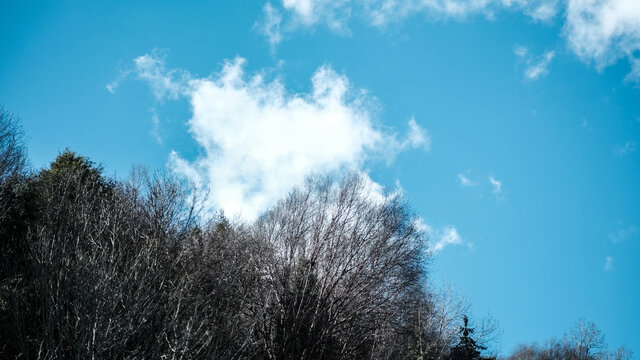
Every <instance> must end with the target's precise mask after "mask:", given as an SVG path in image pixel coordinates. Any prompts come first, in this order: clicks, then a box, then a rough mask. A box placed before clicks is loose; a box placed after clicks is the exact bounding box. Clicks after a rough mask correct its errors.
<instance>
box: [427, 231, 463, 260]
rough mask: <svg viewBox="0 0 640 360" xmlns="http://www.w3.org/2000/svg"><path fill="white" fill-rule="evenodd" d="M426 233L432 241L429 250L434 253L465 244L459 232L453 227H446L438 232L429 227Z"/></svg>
mask: <svg viewBox="0 0 640 360" xmlns="http://www.w3.org/2000/svg"><path fill="white" fill-rule="evenodd" d="M426 232H427V234H428V235H429V238H430V239H431V240H432V241H431V243H430V247H429V250H431V251H432V252H434V253H438V252H440V251H442V250H443V249H444V248H445V247H447V246H449V245H460V244H462V243H463V242H462V237H461V236H460V234H459V233H458V230H457V229H456V228H455V227H454V226H451V225H448V226H445V227H444V228H442V229H439V230H436V231H434V230H433V229H432V228H431V227H429V226H427V227H426Z"/></svg>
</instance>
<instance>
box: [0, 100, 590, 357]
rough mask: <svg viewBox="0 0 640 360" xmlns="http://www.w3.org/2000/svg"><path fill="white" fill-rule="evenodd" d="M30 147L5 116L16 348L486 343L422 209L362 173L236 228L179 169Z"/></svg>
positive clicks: (264, 353)
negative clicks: (107, 167) (426, 228)
mask: <svg viewBox="0 0 640 360" xmlns="http://www.w3.org/2000/svg"><path fill="white" fill-rule="evenodd" d="M26 158H27V157H26V152H25V146H24V144H23V142H22V133H21V131H20V126H19V123H18V122H17V120H16V119H15V118H14V117H13V116H11V115H9V114H8V113H6V112H4V111H0V261H1V262H0V358H7V359H13V358H19V359H408V358H412V359H433V360H436V359H439V360H466V359H478V358H479V356H480V351H481V350H483V349H484V347H483V345H482V344H483V343H482V340H483V335H482V334H484V333H483V332H482V331H481V332H480V334H476V336H475V337H472V333H473V330H472V329H471V328H470V327H469V325H468V323H467V321H466V317H465V318H464V319H465V320H464V325H463V326H459V321H460V320H462V319H463V314H464V313H465V312H466V311H467V309H466V307H465V306H463V305H462V303H461V302H459V301H455V299H454V298H452V297H451V296H450V294H447V293H437V292H434V291H432V290H430V289H429V288H428V286H427V284H428V283H427V277H426V270H425V269H426V268H427V267H426V262H427V261H428V257H429V252H428V251H427V246H426V243H425V238H424V234H423V233H422V232H421V231H420V230H419V228H418V227H417V222H416V219H415V218H414V217H413V216H412V214H411V212H410V211H409V210H408V209H407V206H406V204H405V203H404V202H403V200H402V199H401V198H400V197H399V196H387V197H384V196H379V195H376V196H372V194H374V193H373V192H372V189H371V188H370V186H371V185H370V183H369V182H368V181H366V180H365V179H363V178H362V177H361V176H359V175H357V174H351V175H349V176H346V177H344V178H343V179H341V180H339V181H334V180H332V179H328V178H318V177H316V178H313V179H310V180H309V181H308V182H307V183H306V184H305V186H303V187H300V188H298V189H296V190H294V191H292V192H291V193H290V194H289V195H288V196H287V197H286V198H285V199H283V200H282V201H281V202H279V203H278V204H277V205H276V206H275V207H273V208H272V209H271V210H269V211H267V212H266V213H265V214H263V215H262V216H261V217H260V218H259V219H258V220H257V221H255V222H253V223H241V222H235V223H233V222H230V221H229V220H228V219H226V218H225V217H224V216H223V215H221V214H219V215H216V216H213V217H212V218H206V217H205V216H203V215H201V213H200V207H199V204H200V202H201V200H202V198H201V197H200V196H199V194H198V192H197V191H195V189H193V188H192V187H190V186H189V185H188V184H186V183H184V182H181V181H180V180H178V179H176V178H173V177H172V176H170V174H167V173H163V172H150V171H148V170H145V169H135V170H134V171H133V172H132V175H131V176H130V177H129V178H128V179H127V180H125V181H116V180H113V179H110V178H108V177H106V176H104V175H103V173H102V169H101V167H100V166H98V165H96V164H95V163H93V162H92V161H90V160H89V159H87V158H85V157H83V156H79V155H77V154H75V153H73V152H71V151H68V150H67V151H64V152H63V153H61V154H59V155H58V156H57V158H56V159H55V161H53V162H52V163H51V164H50V166H48V167H47V168H44V169H41V170H39V171H37V172H31V171H28V169H27V165H26V164H27V161H26ZM469 354H470V355H469ZM514 356H515V355H514ZM513 359H514V360H515V359H520V358H517V357H514V358H513ZM536 359H538V358H536ZM540 359H542V358H540ZM580 359H583V358H580ZM584 359H586V358H584Z"/></svg>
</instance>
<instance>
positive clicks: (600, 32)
mask: <svg viewBox="0 0 640 360" xmlns="http://www.w3.org/2000/svg"><path fill="white" fill-rule="evenodd" d="M565 33H566V35H567V40H568V42H569V46H570V47H571V49H572V50H573V51H574V52H575V53H576V54H577V55H578V56H579V57H580V58H581V59H583V60H584V61H587V62H591V61H593V62H595V64H596V65H597V66H598V68H600V69H602V68H603V67H605V66H607V65H610V64H612V63H614V62H616V61H617V60H618V59H620V58H623V57H627V58H629V60H630V61H631V63H632V67H633V69H632V72H631V73H630V74H629V77H628V79H630V80H639V79H640V71H637V68H636V66H637V61H638V59H637V58H636V57H635V56H634V52H637V51H639V50H640V1H638V0H569V1H568V4H567V13H566V23H565Z"/></svg>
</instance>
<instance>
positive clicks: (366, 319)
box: [252, 175, 425, 359]
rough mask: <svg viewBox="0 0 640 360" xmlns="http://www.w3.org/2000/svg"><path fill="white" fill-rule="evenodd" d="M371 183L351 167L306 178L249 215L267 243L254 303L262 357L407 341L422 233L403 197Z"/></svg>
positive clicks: (420, 295)
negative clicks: (375, 191)
mask: <svg viewBox="0 0 640 360" xmlns="http://www.w3.org/2000/svg"><path fill="white" fill-rule="evenodd" d="M371 191H372V189H371V188H370V187H369V185H368V183H367V182H366V181H365V180H364V179H363V178H361V177H360V176H357V175H352V176H349V177H346V178H345V179H343V180H342V181H341V182H339V183H335V182H332V181H330V180H328V179H318V178H316V179H312V180H310V181H309V182H308V183H307V185H306V187H305V188H303V189H298V190H295V191H294V192H293V193H291V194H290V195H289V196H288V197H287V198H286V200H284V201H282V202H281V203H280V204H279V205H277V206H276V207H275V208H274V209H273V210H272V211H270V212H268V213H267V214H265V215H264V216H263V217H262V218H261V219H260V220H259V221H258V222H257V223H256V224H255V225H254V227H253V234H254V235H253V236H254V237H256V238H257V239H258V240H259V241H260V242H263V243H264V244H266V248H265V252H264V254H263V256H264V259H263V261H262V263H263V267H262V268H261V270H260V271H261V275H262V277H261V279H262V281H263V283H264V286H265V290H264V292H265V293H264V298H263V299H260V301H259V302H258V303H256V304H255V305H254V306H253V307H252V311H253V316H255V317H256V318H257V319H261V321H260V322H259V323H258V324H256V328H255V331H256V333H257V334H258V338H259V340H260V342H261V343H262V346H263V348H264V352H265V354H266V356H265V357H266V358H269V359H289V358H299V359H307V358H314V359H320V358H385V357H389V358H392V357H393V358H396V357H399V356H401V354H402V353H405V352H406V351H407V348H408V343H407V341H408V340H407V339H408V338H409V337H411V336H412V335H413V333H414V331H413V329H414V327H415V324H416V321H415V320H416V316H417V313H418V307H419V306H420V304H421V301H423V300H424V291H423V290H424V288H423V285H424V282H423V280H424V275H425V273H424V267H423V265H424V262H423V260H424V259H423V257H424V256H425V251H424V250H425V246H424V239H423V235H422V233H420V232H419V231H418V230H417V229H416V228H415V227H414V225H413V224H414V222H413V218H412V217H411V216H410V213H409V212H408V211H407V210H406V207H405V205H404V203H403V202H402V201H401V199H399V198H397V197H392V196H389V197H384V199H383V200H378V201H376V200H373V198H372V196H371V195H372V194H371ZM403 337H404V339H405V340H403Z"/></svg>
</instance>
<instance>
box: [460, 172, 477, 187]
mask: <svg viewBox="0 0 640 360" xmlns="http://www.w3.org/2000/svg"><path fill="white" fill-rule="evenodd" d="M458 180H460V184H461V185H462V186H476V185H478V183H477V182H475V181H473V180H471V179H469V178H468V177H466V176H464V175H462V174H458Z"/></svg>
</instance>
